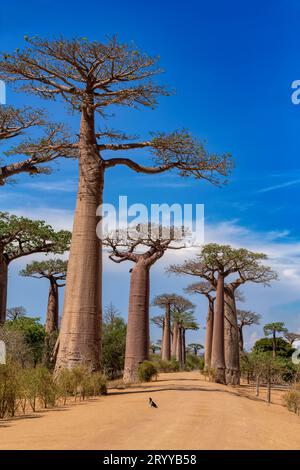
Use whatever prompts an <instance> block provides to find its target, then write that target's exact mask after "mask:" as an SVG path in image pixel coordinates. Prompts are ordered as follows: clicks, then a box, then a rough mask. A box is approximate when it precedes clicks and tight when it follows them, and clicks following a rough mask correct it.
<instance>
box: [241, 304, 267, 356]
mask: <svg viewBox="0 0 300 470" xmlns="http://www.w3.org/2000/svg"><path fill="white" fill-rule="evenodd" d="M260 319H261V315H259V314H257V313H254V312H251V310H237V320H238V329H239V345H240V351H241V352H243V351H244V334H243V329H244V327H245V326H251V325H258V324H259V321H260Z"/></svg>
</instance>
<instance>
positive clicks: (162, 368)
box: [151, 354, 179, 372]
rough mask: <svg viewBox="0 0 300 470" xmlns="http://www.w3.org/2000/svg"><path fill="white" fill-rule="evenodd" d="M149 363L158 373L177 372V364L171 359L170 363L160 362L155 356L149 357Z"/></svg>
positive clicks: (157, 356)
mask: <svg viewBox="0 0 300 470" xmlns="http://www.w3.org/2000/svg"><path fill="white" fill-rule="evenodd" d="M151 362H152V363H153V364H154V365H155V367H156V369H157V370H158V371H159V372H178V371H179V362H178V361H176V359H174V358H172V359H171V361H165V360H162V359H161V357H160V356H159V355H157V354H155V355H154V354H152V355H151Z"/></svg>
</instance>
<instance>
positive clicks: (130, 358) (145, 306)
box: [123, 259, 149, 383]
mask: <svg viewBox="0 0 300 470" xmlns="http://www.w3.org/2000/svg"><path fill="white" fill-rule="evenodd" d="M148 351H149V266H148V265H147V264H146V263H145V261H144V260H143V259H141V260H139V261H138V262H137V263H136V264H135V266H134V267H133V269H132V271H131V278H130V295H129V312H128V323H127V334H126V350H125V365H124V377H123V380H124V382H125V383H135V382H137V380H138V367H139V364H140V363H142V362H143V361H146V360H147V359H148V357H149V354H148Z"/></svg>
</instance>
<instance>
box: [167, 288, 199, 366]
mask: <svg viewBox="0 0 300 470" xmlns="http://www.w3.org/2000/svg"><path fill="white" fill-rule="evenodd" d="M194 309H195V305H194V304H193V303H192V302H190V301H189V300H188V299H186V298H185V297H182V296H181V295H178V296H177V299H176V303H174V304H173V307H172V320H173V325H174V323H175V325H176V329H177V332H176V344H175V357H176V360H177V361H178V362H179V364H180V367H181V368H183V367H184V365H185V356H186V345H185V343H186V341H185V337H186V331H187V330H198V329H199V327H198V325H197V323H196V318H195V316H194ZM173 328H174V326H173Z"/></svg>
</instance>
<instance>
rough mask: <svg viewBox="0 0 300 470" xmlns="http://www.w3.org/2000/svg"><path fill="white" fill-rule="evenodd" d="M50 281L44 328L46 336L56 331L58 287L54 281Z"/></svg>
mask: <svg viewBox="0 0 300 470" xmlns="http://www.w3.org/2000/svg"><path fill="white" fill-rule="evenodd" d="M49 280H50V288H49V296H48V306H47V314H46V326H45V331H46V333H47V334H51V333H53V332H54V331H57V330H58V311H59V305H58V285H57V282H56V281H55V279H49Z"/></svg>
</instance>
